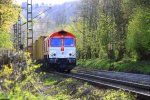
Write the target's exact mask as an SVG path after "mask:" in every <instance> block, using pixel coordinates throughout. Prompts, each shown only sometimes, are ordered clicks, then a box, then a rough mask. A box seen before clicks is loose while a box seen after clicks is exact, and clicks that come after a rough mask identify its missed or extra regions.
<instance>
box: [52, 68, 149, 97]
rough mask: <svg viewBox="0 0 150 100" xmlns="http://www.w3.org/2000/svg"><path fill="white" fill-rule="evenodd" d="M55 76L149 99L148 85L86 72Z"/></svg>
mask: <svg viewBox="0 0 150 100" xmlns="http://www.w3.org/2000/svg"><path fill="white" fill-rule="evenodd" d="M55 74H58V75H61V76H66V77H72V78H76V79H79V80H83V81H87V82H89V83H91V84H93V85H96V86H102V87H105V88H113V89H122V90H124V91H128V92H131V93H134V94H137V96H138V98H140V99H144V100H149V99H150V85H149V84H140V83H135V82H130V81H125V80H120V79H115V78H109V77H105V76H101V75H98V74H96V73H92V72H90V71H88V72H86V71H85V72H84V71H81V72H77V73H70V74H66V73H58V72H55Z"/></svg>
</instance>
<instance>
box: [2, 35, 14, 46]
mask: <svg viewBox="0 0 150 100" xmlns="http://www.w3.org/2000/svg"><path fill="white" fill-rule="evenodd" d="M0 48H7V49H12V48H13V45H12V42H11V37H10V35H9V34H7V33H0Z"/></svg>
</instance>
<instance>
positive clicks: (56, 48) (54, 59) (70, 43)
mask: <svg viewBox="0 0 150 100" xmlns="http://www.w3.org/2000/svg"><path fill="white" fill-rule="evenodd" d="M45 45H46V46H47V47H46V49H47V51H46V52H47V55H46V56H45V57H46V58H47V60H48V62H49V67H51V68H54V69H56V70H58V71H68V72H69V71H70V70H71V69H73V68H74V67H75V66H76V38H75V36H74V35H73V34H71V33H69V32H66V31H63V30H62V31H59V32H56V33H53V34H51V35H50V36H49V37H48V38H46V39H45Z"/></svg>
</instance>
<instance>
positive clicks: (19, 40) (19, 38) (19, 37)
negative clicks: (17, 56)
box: [17, 16, 21, 50]
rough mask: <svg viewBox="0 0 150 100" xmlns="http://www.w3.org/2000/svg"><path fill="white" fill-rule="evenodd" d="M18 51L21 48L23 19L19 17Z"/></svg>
mask: <svg viewBox="0 0 150 100" xmlns="http://www.w3.org/2000/svg"><path fill="white" fill-rule="evenodd" d="M17 35H18V39H17V40H18V50H19V49H20V46H21V17H20V16H19V18H18V34H17Z"/></svg>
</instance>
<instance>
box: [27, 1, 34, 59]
mask: <svg viewBox="0 0 150 100" xmlns="http://www.w3.org/2000/svg"><path fill="white" fill-rule="evenodd" d="M27 51H28V52H31V57H32V58H33V18H32V0H27Z"/></svg>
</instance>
